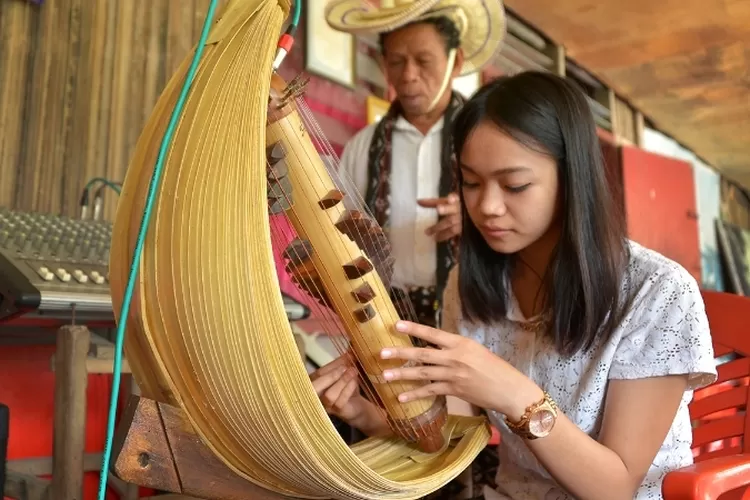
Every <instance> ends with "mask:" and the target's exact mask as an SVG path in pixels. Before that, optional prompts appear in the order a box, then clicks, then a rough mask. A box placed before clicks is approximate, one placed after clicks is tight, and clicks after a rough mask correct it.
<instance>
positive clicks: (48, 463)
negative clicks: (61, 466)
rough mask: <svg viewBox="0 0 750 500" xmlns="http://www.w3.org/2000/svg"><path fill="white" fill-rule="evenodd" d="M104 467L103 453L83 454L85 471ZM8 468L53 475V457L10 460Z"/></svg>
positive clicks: (26, 473) (17, 471)
mask: <svg viewBox="0 0 750 500" xmlns="http://www.w3.org/2000/svg"><path fill="white" fill-rule="evenodd" d="M101 467H102V454H101V453H86V454H85V455H84V456H83V470H84V472H95V471H98V470H99V469H101ZM8 470H9V471H13V472H16V473H18V474H25V475H27V476H51V475H52V472H53V468H52V457H39V458H19V459H15V460H8Z"/></svg>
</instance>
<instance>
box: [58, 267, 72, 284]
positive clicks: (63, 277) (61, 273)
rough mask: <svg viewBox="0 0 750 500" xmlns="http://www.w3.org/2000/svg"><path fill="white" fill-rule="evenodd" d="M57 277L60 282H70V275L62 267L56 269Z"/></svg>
mask: <svg viewBox="0 0 750 500" xmlns="http://www.w3.org/2000/svg"><path fill="white" fill-rule="evenodd" d="M55 274H57V277H58V278H60V281H64V282H68V281H70V273H69V272H68V271H66V270H65V269H63V268H62V267H60V268H58V269H57V272H56V273H55Z"/></svg>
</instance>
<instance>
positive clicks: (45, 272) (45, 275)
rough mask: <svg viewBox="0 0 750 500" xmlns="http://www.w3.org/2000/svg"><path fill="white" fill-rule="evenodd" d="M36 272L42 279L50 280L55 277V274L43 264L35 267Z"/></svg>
mask: <svg viewBox="0 0 750 500" xmlns="http://www.w3.org/2000/svg"><path fill="white" fill-rule="evenodd" d="M36 272H37V274H38V275H39V276H40V277H41V278H42V279H43V280H44V281H52V280H53V279H54V278H55V275H54V274H52V273H51V272H50V270H49V269H47V268H46V267H44V266H42V267H40V268H39V269H37V270H36Z"/></svg>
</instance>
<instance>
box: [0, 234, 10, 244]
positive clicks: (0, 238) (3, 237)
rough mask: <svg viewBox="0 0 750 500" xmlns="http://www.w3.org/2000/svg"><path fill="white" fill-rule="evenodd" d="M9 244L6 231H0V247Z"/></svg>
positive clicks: (8, 235) (8, 236)
mask: <svg viewBox="0 0 750 500" xmlns="http://www.w3.org/2000/svg"><path fill="white" fill-rule="evenodd" d="M8 243H10V233H9V232H8V231H0V245H2V246H4V247H5V246H8Z"/></svg>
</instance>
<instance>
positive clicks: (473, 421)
mask: <svg viewBox="0 0 750 500" xmlns="http://www.w3.org/2000/svg"><path fill="white" fill-rule="evenodd" d="M290 5H291V4H290V2H289V0H228V1H227V2H226V4H225V6H224V8H223V10H222V12H221V14H220V15H219V16H217V21H216V23H215V24H214V25H213V27H212V28H211V33H210V36H209V38H208V40H207V42H206V45H205V50H204V52H203V56H202V58H201V60H200V63H199V64H198V66H197V69H196V72H195V76H194V81H193V82H192V85H191V90H190V92H189V94H188V96H187V98H186V100H185V105H184V108H183V111H182V112H181V113H180V114H179V116H178V117H177V119H176V122H175V123H176V124H175V126H174V128H173V136H172V138H171V140H170V141H169V146H168V148H166V149H165V150H164V156H163V157H162V149H161V147H162V146H161V141H162V138H163V137H164V136H165V131H166V130H168V128H169V127H168V123H169V122H170V120H171V116H172V113H173V108H174V106H175V103H176V102H177V101H178V96H179V95H180V93H181V86H182V84H183V81H184V80H185V78H186V75H187V74H188V68H189V67H191V61H190V58H191V57H192V56H190V57H188V58H186V60H185V61H184V62H183V63H182V64H181V65H180V68H179V70H178V71H177V72H176V73H175V74H174V75H173V76H172V78H171V79H170V81H169V83H168V84H167V86H166V87H165V90H164V91H163V93H162V95H161V96H160V98H159V101H158V102H157V104H156V106H155V107H154V111H153V113H152V114H151V116H150V117H149V119H148V122H147V124H146V125H145V127H144V130H143V133H142V134H141V136H140V138H139V140H138V143H137V145H136V148H135V151H134V153H133V158H132V161H131V164H130V167H129V168H128V172H127V175H126V177H125V180H124V183H123V189H122V194H121V195H120V198H119V204H118V209H117V219H116V221H115V225H114V230H113V239H112V251H111V252H110V259H111V261H110V286H111V291H112V305H113V309H114V310H115V312H116V313H117V315H118V317H119V315H120V312H121V311H122V309H123V307H124V306H125V305H126V303H128V302H129V303H130V308H129V311H128V314H127V325H122V326H124V327H125V330H126V331H125V338H126V356H127V359H128V363H129V364H130V366H131V369H132V370H133V374H134V376H135V377H136V380H137V382H138V385H139V388H140V389H141V391H142V393H143V394H144V395H145V396H147V397H149V398H150V399H153V400H155V401H158V402H160V403H168V404H169V405H170V406H173V407H175V408H176V409H179V410H180V412H181V413H182V414H183V415H184V418H185V419H186V421H187V422H189V424H190V426H191V427H192V428H193V429H194V430H195V433H196V435H197V436H198V437H199V438H200V440H201V441H202V444H203V445H205V447H206V448H207V450H208V452H210V453H211V454H213V455H214V456H215V457H216V458H217V459H218V460H220V461H221V462H222V463H223V464H224V465H226V467H227V468H228V469H229V470H230V471H232V472H233V473H234V474H237V475H238V476H239V477H240V478H242V479H244V480H247V481H250V482H252V483H254V484H256V485H258V486H260V487H262V488H264V489H266V490H269V491H273V492H276V493H278V494H281V495H286V496H291V497H295V498H315V499H327V498H332V499H337V500H385V499H391V500H414V499H417V498H422V497H424V496H425V495H427V494H429V493H430V492H432V491H435V490H436V489H438V488H440V487H441V486H443V485H445V484H447V483H448V482H449V481H450V480H451V479H452V478H455V477H456V476H457V475H458V474H460V473H461V471H463V470H465V469H466V467H468V466H469V465H470V464H471V462H472V461H473V460H474V458H475V457H476V456H477V454H478V453H479V452H480V451H481V450H482V449H483V448H484V447H485V446H486V443H487V441H488V439H489V437H490V432H489V426H488V425H487V420H486V418H484V417H458V416H449V417H448V420H447V423H446V424H445V426H444V429H443V437H444V439H445V445H444V446H443V447H442V448H441V450H440V452H438V453H424V452H423V451H421V450H418V449H415V446H414V445H413V444H412V443H409V442H407V441H405V440H403V439H393V438H391V437H371V438H368V439H366V440H364V441H361V442H359V443H357V444H355V445H353V446H351V447H349V446H348V445H347V444H346V443H345V442H344V441H343V440H342V439H341V436H340V435H339V433H338V432H337V430H336V428H335V427H334V425H333V424H332V423H331V419H330V417H329V416H328V414H327V413H326V411H325V408H324V407H323V405H322V404H321V401H320V398H319V397H318V395H317V393H316V392H315V390H314V388H313V385H312V383H311V381H310V376H309V374H308V372H307V370H306V367H305V364H304V362H303V360H302V359H300V357H299V353H298V350H297V345H296V343H295V342H294V338H293V335H292V330H291V327H290V325H289V321H288V318H287V315H286V313H285V311H284V304H283V300H282V296H281V290H280V286H279V281H278V275H277V270H276V266H275V263H274V259H273V244H272V243H273V240H272V236H273V235H274V233H273V228H272V227H271V224H270V220H271V219H270V218H269V203H268V199H269V198H268V196H269V191H268V188H269V183H268V178H267V167H268V165H267V161H266V155H265V154H264V149H265V146H266V144H267V143H268V142H275V141H267V140H266V139H267V138H266V135H267V133H269V132H271V133H277V134H282V133H283V134H286V136H287V138H285V141H290V142H289V143H287V142H285V143H284V147H286V148H288V151H290V152H293V151H298V153H299V154H301V153H304V154H306V155H309V156H308V160H314V161H315V162H318V161H319V157H318V156H317V153H316V152H315V151H314V149H313V148H312V147H311V146H310V145H306V146H300V145H299V144H297V143H299V142H300V141H302V142H303V143H305V141H308V140H309V139H308V138H307V137H305V134H306V130H304V129H302V128H295V127H300V126H301V123H300V121H299V118H296V119H295V120H293V121H289V120H286V121H284V122H283V123H281V122H280V123H273V122H276V121H278V119H277V118H278V113H276V111H279V110H278V109H277V110H276V111H274V112H273V113H272V116H271V120H270V121H271V122H272V125H269V116H267V115H268V111H269V108H268V99H269V91H270V92H271V93H273V92H276V95H277V96H278V92H277V91H276V90H270V89H269V88H270V87H271V81H272V74H273V71H272V64H273V60H274V55H275V51H276V48H277V42H278V36H279V33H281V32H282V31H283V29H284V20H285V19H286V18H287V16H288V15H289V10H290ZM277 84H278V85H275V87H274V88H275V89H279V88H281V86H283V83H279V82H277ZM286 110H291V108H290V107H286V108H284V111H286ZM313 126H314V124H313ZM290 127H291V128H295V129H294V132H295V133H296V134H301V139H293V138H294V136H293V135H289V133H290V131H291V129H290ZM289 137H291V138H292V140H290V139H289ZM290 144H291V146H292V147H291V148H290ZM160 157H162V158H163V164H162V173H161V175H160V177H159V179H158V181H157V178H156V177H155V176H154V174H155V173H156V171H157V170H156V169H155V166H156V165H158V164H159V161H157V159H158V158H160ZM290 165H297V164H296V163H294V161H291V163H290ZM303 166H304V167H305V168H304V169H303V170H302V172H308V171H309V172H315V171H316V170H313V167H314V168H315V169H317V168H322V167H323V165H322V163H309V162H307V163H304V164H303ZM287 180H288V178H287ZM328 182H329V181H326V183H325V184H323V185H316V186H317V187H316V188H315V189H316V190H315V191H311V192H310V193H309V198H308V199H309V200H310V204H309V205H307V206H306V209H305V210H306V211H307V212H310V213H311V214H312V213H316V214H324V215H326V214H327V215H326V216H327V217H333V216H334V215H337V214H339V213H340V212H334V211H329V210H328V209H325V210H321V207H320V206H319V205H316V204H315V197H316V196H318V193H319V190H324V189H326V188H327V187H331V188H332V184H328ZM152 189H153V190H154V191H153V192H154V193H155V196H154V197H153V200H154V203H153V209H152V212H151V215H150V223H149V227H148V231H147V232H146V233H145V239H144V240H143V242H142V244H143V246H142V251H141V253H140V258H139V259H134V257H135V255H136V249H137V248H138V246H139V244H140V243H139V231H140V224H141V220H142V219H143V218H144V212H147V210H146V208H145V207H146V206H147V205H148V204H147V200H148V199H151V198H150V196H149V195H148V194H147V193H149V192H150V191H151V190H152ZM295 189H297V191H298V192H297V193H296V194H297V199H296V202H297V203H302V202H303V200H304V193H303V192H302V190H301V188H299V187H297V186H295ZM289 191H292V190H291V189H289ZM294 195H295V193H294V192H293V191H292V196H294ZM302 208H303V207H302V206H300V205H295V207H294V208H293V210H289V213H290V215H293V214H294V213H297V214H299V213H301V209H302ZM329 208H330V207H329ZM313 209H314V210H313ZM326 220H328V222H329V223H330V222H331V221H333V220H334V219H326V218H325V217H323V216H322V215H317V216H315V217H313V218H312V219H310V220H300V219H297V223H298V227H299V228H301V229H302V230H303V232H302V233H301V235H300V236H302V237H308V238H312V237H313V236H314V235H315V233H316V232H318V231H316V230H315V226H310V224H312V223H313V222H314V223H315V224H317V223H319V222H320V221H326ZM311 221H312V222H311ZM331 229H332V228H331ZM325 234H328V235H329V236H331V237H333V236H334V234H335V233H333V232H327V233H325ZM338 239H340V240H344V241H345V240H346V238H345V237H342V236H340V235H339V236H338ZM341 248H342V250H340V251H341V252H343V253H348V252H349V251H352V252H355V251H357V249H356V248H355V247H351V246H344V247H341ZM366 253H367V254H368V255H369V252H367V251H366ZM321 255H328V254H323V253H321ZM335 255H336V256H337V257H339V258H341V254H339V253H336V254H335ZM357 255H359V254H357ZM327 259H328V257H325V258H321V260H322V261H325V260H327ZM345 263H346V262H344V264H345ZM318 265H319V266H320V271H321V273H323V274H325V273H326V267H325V266H323V263H319V264H318ZM341 265H342V262H338V266H339V267H338V271H339V273H341V272H342V268H341ZM131 273H132V274H131ZM131 276H133V277H134V278H132V279H133V281H131ZM368 279H370V278H368ZM355 281H358V282H364V281H363V280H355ZM368 282H369V283H371V286H372V287H374V288H377V289H378V290H380V294H381V295H380V297H382V299H380V300H387V299H386V294H385V292H384V291H383V290H384V287H383V285H382V284H381V286H380V288H378V285H377V282H376V281H368ZM340 283H341V278H338V279H337V281H335V282H334V281H331V282H329V283H328V285H327V286H328V291H329V292H330V295H331V296H332V297H335V296H336V294H337V293H341V292H343V291H344V288H341V289H337V288H336V286H339V285H340ZM343 284H346V280H344V282H343ZM352 285H353V284H352ZM131 286H132V296H131V297H129V296H128V295H129V294H128V293H127V290H128V288H129V287H131ZM341 286H343V285H341ZM353 305H354V304H353V302H351V301H348V302H346V303H342V304H341V305H340V310H341V311H346V312H348V314H347V315H348V316H351V314H352V309H351V307H352V306H353ZM373 309H374V310H376V311H378V313H379V314H381V316H382V317H385V316H386V315H390V314H392V309H391V310H390V311H391V312H389V310H388V309H382V306H381V305H380V302H373ZM381 311H386V313H385V314H383V313H381ZM347 315H344V314H342V319H346V317H347ZM349 321H351V320H349ZM379 321H381V322H383V320H379ZM379 328H380V331H381V332H383V333H385V332H387V333H388V335H387V339H386V336H385V335H383V336H381V337H376V339H379V341H380V342H381V343H383V342H385V343H386V345H392V343H393V340H392V339H393V338H398V336H397V334H396V333H395V332H391V331H390V330H389V329H390V328H392V322H388V323H384V324H383V325H381V326H380V327H379ZM355 334H356V335H359V336H360V338H364V335H365V334H372V332H370V331H369V330H368V331H366V332H359V333H358V332H355ZM404 340H406V339H405V338H404ZM367 351H368V352H371V353H373V354H374V355H375V356H377V351H379V349H378V348H376V347H374V346H373V347H372V349H368V350H367ZM364 359H365V358H363V360H364ZM373 361H377V363H378V366H379V367H377V368H376V367H374V366H372V365H371V366H370V367H369V368H368V372H370V373H373V374H374V375H378V374H379V373H380V372H382V368H383V367H384V366H386V365H380V361H379V360H375V359H374V360H373ZM401 387H402V388H403V386H401ZM398 390H402V389H396V388H394V390H393V394H394V396H395V393H396V392H397V391H398ZM389 405H390V408H391V410H390V411H392V412H398V411H400V412H401V413H400V414H399V413H391V415H392V416H393V415H395V416H396V417H397V418H398V417H399V415H401V416H402V417H406V416H412V417H411V418H419V414H420V413H419V412H420V411H421V410H424V409H425V408H427V407H428V406H429V402H427V404H425V403H424V402H422V403H421V406H412V405H408V406H403V408H401V409H400V410H399V406H400V405H398V406H397V404H396V400H395V399H391V400H389ZM384 406H385V405H384ZM443 414H444V413H443ZM422 417H424V413H422ZM411 424H414V427H415V428H416V427H417V425H416V423H414V422H413V421H411ZM411 424H410V425H411ZM410 437H415V436H413V435H412V436H410ZM175 458H176V459H178V460H179V459H180V457H179V456H178V455H175ZM216 495H219V493H218V492H217V493H216ZM249 496H252V494H251V493H248V497H249Z"/></svg>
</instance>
